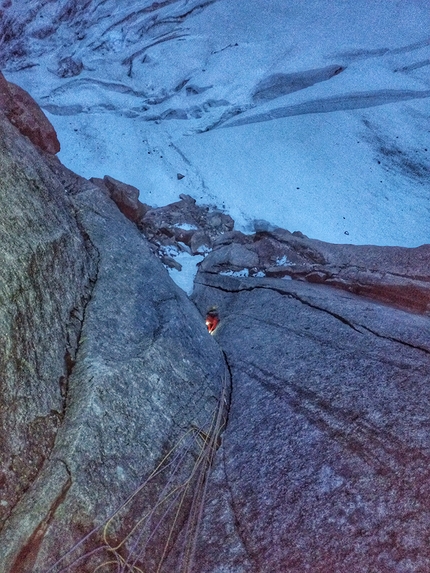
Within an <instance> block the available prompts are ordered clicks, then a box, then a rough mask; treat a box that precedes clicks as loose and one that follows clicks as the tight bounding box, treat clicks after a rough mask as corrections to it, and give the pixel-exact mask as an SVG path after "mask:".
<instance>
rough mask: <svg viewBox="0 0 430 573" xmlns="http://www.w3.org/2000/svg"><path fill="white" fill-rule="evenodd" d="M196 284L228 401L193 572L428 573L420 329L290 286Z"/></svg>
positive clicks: (339, 296)
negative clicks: (211, 322)
mask: <svg viewBox="0 0 430 573" xmlns="http://www.w3.org/2000/svg"><path fill="white" fill-rule="evenodd" d="M215 255H216V253H214V255H209V257H211V256H215ZM209 257H208V259H207V263H209V261H210V259H209ZM197 281H198V285H197V286H196V289H195V294H194V295H193V296H194V300H195V301H196V303H197V304H198V306H199V307H200V309H201V312H202V313H203V314H204V313H206V312H207V310H208V309H209V308H211V307H213V306H216V307H217V308H218V311H219V316H220V319H221V320H220V323H219V325H218V328H217V329H216V331H215V333H214V336H215V338H216V340H217V341H218V342H219V344H220V345H221V346H222V348H223V349H224V351H225V353H226V357H227V360H228V364H229V367H230V370H231V374H232V396H231V408H230V413H229V419H228V426H227V430H226V432H225V434H224V436H223V445H222V449H221V450H220V456H219V457H218V458H217V463H216V467H215V470H214V472H213V473H212V476H211V483H210V487H209V491H210V498H209V500H208V503H207V505H206V511H205V519H204V525H203V528H202V538H201V543H200V545H199V550H198V558H197V564H196V569H195V571H199V572H200V573H209V572H211V573H215V572H219V571H223V572H229V573H233V572H234V573H239V572H241V573H245V572H253V573H254V572H257V571H258V573H266V572H267V573H269V572H270V573H272V572H279V573H281V572H285V571H288V572H289V573H294V572H297V573H302V572H303V571H312V572H315V573H318V572H320V573H326V572H327V571H330V572H332V573H337V572H338V573H341V572H342V573H343V572H344V571H351V572H353V573H362V572H363V571H372V572H374V573H388V572H394V571H396V572H406V571H414V572H424V571H428V570H429V568H430V548H429V544H428V531H429V519H430V501H429V500H430V496H429V493H430V492H429V487H430V473H429V461H430V433H429V425H428V408H429V402H430V322H429V319H428V317H425V316H424V315H418V314H412V313H408V312H404V311H402V310H399V309H395V308H392V307H390V306H388V305H380V304H378V303H376V302H373V301H371V300H368V299H366V298H364V297H363V298H362V297H358V296H356V295H353V294H350V293H346V292H342V291H339V290H337V289H334V288H331V287H327V286H323V285H314V284H307V283H305V282H299V281H293V280H285V279H273V278H272V279H268V278H249V277H248V278H246V277H242V278H240V277H234V276H222V275H217V274H215V273H203V272H201V273H200V274H199V275H198V278H197Z"/></svg>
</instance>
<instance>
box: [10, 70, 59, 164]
mask: <svg viewBox="0 0 430 573" xmlns="http://www.w3.org/2000/svg"><path fill="white" fill-rule="evenodd" d="M0 111H2V112H3V113H4V114H5V115H6V117H7V118H8V119H9V121H10V122H11V123H12V124H13V125H14V126H15V127H17V128H18V129H19V131H20V132H21V133H22V134H23V135H26V136H27V137H28V138H29V139H30V141H32V142H33V143H34V145H36V146H37V147H40V149H42V150H43V151H47V152H48V153H52V154H54V155H55V154H56V153H58V152H59V151H60V142H59V141H58V138H57V134H56V132H55V129H54V128H53V126H52V124H51V122H50V121H49V120H48V118H47V117H46V115H45V114H44V113H43V112H42V110H41V109H40V107H39V106H38V104H37V103H36V102H35V101H34V99H33V98H32V97H31V95H30V94H29V93H28V92H26V91H25V90H23V89H22V88H21V87H20V86H17V85H16V84H14V83H12V82H8V81H7V80H6V78H5V77H4V76H3V74H2V73H1V72H0Z"/></svg>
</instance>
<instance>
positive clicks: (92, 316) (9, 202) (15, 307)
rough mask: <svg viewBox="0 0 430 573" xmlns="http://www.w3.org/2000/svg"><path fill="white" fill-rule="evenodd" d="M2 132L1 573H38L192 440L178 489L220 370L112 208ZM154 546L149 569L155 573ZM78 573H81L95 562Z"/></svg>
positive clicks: (153, 495)
mask: <svg viewBox="0 0 430 573" xmlns="http://www.w3.org/2000/svg"><path fill="white" fill-rule="evenodd" d="M1 126H2V129H4V134H5V135H4V136H3V137H2V146H3V148H4V149H3V153H2V158H1V161H2V179H1V198H2V202H3V204H4V210H3V208H2V211H1V212H2V245H3V248H2V257H3V261H2V266H1V277H2V308H1V322H0V324H1V328H2V332H1V338H2V347H3V353H2V361H1V377H0V379H1V382H2V394H1V395H2V398H1V424H2V436H3V441H2V444H1V455H2V466H1V467H2V470H3V469H4V471H3V475H2V481H1V487H2V506H1V508H2V510H5V513H4V515H3V519H4V523H3V528H2V530H1V531H0V563H1V565H0V571H1V572H2V573H3V572H5V573H6V572H10V573H18V572H20V573H30V572H33V571H34V572H42V571H43V572H45V571H46V570H47V568H48V566H50V565H52V564H53V563H54V562H55V561H56V559H58V558H60V557H61V556H62V555H63V554H64V553H65V551H67V550H68V549H69V548H70V547H71V546H72V545H73V543H76V542H77V541H79V539H81V538H82V537H83V536H84V535H85V534H87V533H88V532H90V531H91V530H92V529H93V527H94V526H96V525H100V524H101V523H103V521H104V520H106V519H107V518H108V516H109V515H110V514H112V513H113V512H114V511H115V509H117V508H118V506H119V505H120V504H121V502H123V501H124V500H125V499H126V498H127V497H128V496H129V495H130V494H131V493H132V492H133V491H134V490H135V488H136V487H137V486H138V485H139V484H141V483H142V482H143V481H144V479H145V477H147V476H148V474H150V473H151V472H152V470H154V468H155V467H156V466H157V464H158V463H159V462H160V460H161V459H162V458H163V456H164V455H165V454H166V452H167V451H168V450H169V449H170V448H171V447H172V445H173V444H174V443H175V441H176V440H177V439H178V438H179V437H180V436H182V435H184V433H187V432H188V434H190V433H191V436H195V437H194V438H193V439H192V440H191V442H192V443H191V445H190V446H189V451H188V452H184V453H181V458H180V459H181V464H182V465H181V466H180V472H182V473H184V472H185V478H184V479H186V475H187V474H186V472H187V470H189V471H191V472H192V471H193V469H192V468H193V464H194V462H193V460H194V459H195V458H194V456H198V455H199V452H200V454H201V452H203V454H201V455H206V454H205V448H206V449H207V447H206V445H205V446H203V447H199V440H197V439H196V437H198V435H199V434H198V432H200V431H206V432H208V433H209V434H210V433H211V432H210V430H208V429H207V428H208V426H210V422H211V419H212V418H213V413H214V411H215V410H216V408H217V405H218V401H219V399H220V392H221V383H222V380H223V378H224V377H225V370H224V368H225V367H224V361H223V356H222V353H221V352H220V350H219V348H218V347H217V345H216V344H215V342H214V340H213V339H212V338H211V337H210V336H209V335H208V333H207V331H206V328H205V326H204V323H203V321H202V319H201V316H200V315H199V314H198V312H197V310H196V309H195V307H194V306H193V305H192V304H191V303H190V302H189V300H188V298H187V297H186V295H185V294H184V293H183V292H182V291H181V290H180V289H179V288H178V287H177V286H176V285H175V284H174V283H173V282H171V280H170V278H169V276H168V274H167V272H166V270H165V269H164V268H163V266H162V264H161V263H160V262H159V261H158V260H157V259H156V258H155V257H154V256H153V255H152V253H151V251H150V249H149V248H148V246H147V243H146V241H145V239H144V238H143V237H142V235H141V233H140V232H139V231H138V229H137V228H136V227H135V226H134V225H132V223H130V221H128V220H127V219H126V218H125V217H124V216H123V215H122V214H121V213H120V212H119V210H118V208H117V207H116V205H115V204H114V203H113V202H112V201H111V200H110V199H109V198H108V197H107V196H106V195H105V194H104V193H103V192H102V191H101V190H100V189H99V188H98V187H97V186H95V185H93V184H91V183H90V182H88V181H85V180H83V179H80V178H78V177H76V176H75V175H73V174H71V173H70V172H68V171H67V170H66V169H64V168H63V167H62V166H61V164H60V163H59V162H58V161H56V160H54V159H53V158H52V159H51V161H49V162H45V161H44V160H43V157H42V156H41V155H39V153H38V152H37V151H36V150H35V149H34V148H33V147H32V146H31V144H30V143H29V142H28V141H25V139H23V138H22V137H21V136H19V135H18V134H17V132H16V130H15V129H14V128H13V127H12V126H10V125H9V124H8V123H7V122H4V123H2V124H1ZM65 189H67V190H68V192H69V195H68V196H66V194H65ZM3 216H4V218H3ZM222 403H224V402H222ZM196 450H197V453H196ZM211 451H213V452H214V451H215V447H211ZM211 455H212V454H211ZM181 468H183V469H181ZM166 479H168V478H165V477H160V478H158V481H157V480H156V482H155V485H154V486H153V487H152V489H151V488H149V491H148V492H145V495H143V496H141V498H139V499H135V500H134V503H133V505H132V507H131V508H130V510H129V511H128V512H127V514H126V515H123V516H122V520H120V522H119V524H116V525H115V528H114V532H113V533H112V535H113V540H114V542H115V541H117V540H118V537H120V536H121V535H122V536H126V534H127V531H128V530H129V529H130V528H132V527H133V525H134V524H135V522H136V521H137V520H138V519H140V518H141V517H142V516H143V515H145V513H146V512H147V511H148V509H149V508H150V507H151V504H153V505H154V504H155V503H156V501H154V500H157V499H158V497H157V496H158V495H161V494H162V491H161V493H160V488H161V490H163V484H164V486H165V485H166V484H165V482H166ZM178 479H179V478H178ZM190 479H191V478H190ZM201 479H204V478H201ZM160 480H161V481H160ZM163 480H164V482H163ZM191 483H192V482H191ZM190 487H191V486H190ZM200 489H201V488H200ZM157 492H158V493H157ZM191 497H192V492H190V491H188V492H187V496H186V497H184V499H183V500H182V501H183V504H182V510H181V513H179V518H178V520H177V524H176V529H174V530H173V534H172V538H171V543H173V542H174V541H175V539H176V538H177V536H178V531H179V530H180V528H181V527H182V526H183V525H184V523H185V522H184V519H185V517H186V513H187V511H186V507H187V504H188V505H189V503H191ZM175 509H176V508H175ZM163 511H164V509H163ZM184 516H185V517H184ZM166 519H167V518H165V519H164V520H166ZM178 528H179V529H178ZM163 533H164V539H166V538H167V533H165V532H164V531H163ZM160 535H161V533H160ZM156 541H157V539H156ZM91 543H92V545H91ZM100 543H101V541H100V537H96V538H95V539H94V540H93V539H91V540H90V541H89V542H87V543H86V544H85V545H84V546H83V547H82V548H80V549H81V550H82V551H83V550H91V549H94V547H97V546H98V545H100ZM162 547H163V545H161V546H160V547H159V548H158V554H157V548H155V549H150V550H148V551H150V553H151V551H152V553H151V556H150V557H147V559H148V560H150V559H152V560H155V562H156V560H157V559H158V560H159V559H160V556H161V553H162ZM77 555H79V548H78V553H77ZM97 555H98V554H97ZM111 555H112V553H111ZM75 557H76V555H75V554H73V555H72V558H75ZM100 559H101V560H102V561H105V560H107V559H109V554H106V553H104V554H103V553H100ZM138 562H139V561H138ZM86 563H87V562H86V561H82V562H79V563H78V565H77V567H78V570H79V571H80V572H81V571H87V570H88V571H92V570H93V569H94V567H95V566H96V564H97V561H95V562H94V561H93V562H92V564H91V565H90V564H86ZM63 565H64V563H62V564H60V565H58V567H57V568H56V569H54V570H56V571H57V570H59V569H61V567H62V566H63ZM75 570H76V568H75Z"/></svg>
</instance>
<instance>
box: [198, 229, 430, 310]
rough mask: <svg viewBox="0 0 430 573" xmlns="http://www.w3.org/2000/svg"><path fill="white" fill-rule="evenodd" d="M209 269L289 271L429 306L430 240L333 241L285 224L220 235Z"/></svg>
mask: <svg viewBox="0 0 430 573" xmlns="http://www.w3.org/2000/svg"><path fill="white" fill-rule="evenodd" d="M214 247H215V251H214V253H213V254H212V255H211V256H210V257H208V258H207V259H206V260H205V261H203V262H202V264H201V268H202V270H205V271H209V272H215V273H217V272H233V273H234V272H238V271H243V270H246V272H247V273H248V274H249V276H270V277H275V278H280V277H291V278H293V279H297V280H305V281H308V282H311V283H321V284H325V285H331V286H335V287H337V288H340V289H343V290H347V291H350V292H353V293H356V294H362V295H366V296H368V297H370V298H374V299H377V300H380V301H382V302H386V303H389V304H395V305H396V306H398V307H400V308H404V309H409V310H413V311H416V312H421V313H429V312H430V273H429V268H430V266H429V265H430V245H422V246H420V247H417V248H415V249H409V248H404V247H377V246H372V245H333V244H330V243H325V242H323V241H317V240H315V239H308V238H307V237H305V236H304V235H302V234H301V233H290V232H288V231H286V230H284V229H274V230H273V231H267V232H260V233H257V234H255V235H242V234H239V233H233V234H232V235H230V236H229V235H225V236H223V237H220V238H219V239H218V241H216V242H215V244H214Z"/></svg>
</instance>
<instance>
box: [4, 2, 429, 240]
mask: <svg viewBox="0 0 430 573" xmlns="http://www.w3.org/2000/svg"><path fill="white" fill-rule="evenodd" d="M429 7H430V6H429V2H428V0H408V1H407V2H404V1H395V0H391V1H385V0H374V1H373V2H371V3H369V2H368V1H367V0H342V1H337V2H332V1H331V0H307V1H306V2H297V1H296V2H292V1H288V0H235V1H232V0H207V1H204V0H200V1H198V0H188V1H187V0H164V1H159V2H151V1H150V0H121V2H118V1H117V0H80V1H79V0H68V1H66V0H59V1H55V2H53V1H49V0H39V1H35V0H19V2H18V0H16V1H14V2H10V0H9V1H8V0H5V1H4V2H3V9H2V11H3V17H2V19H1V24H0V26H1V27H2V33H3V40H2V41H1V44H0V61H1V63H2V64H1V65H2V66H3V70H4V72H5V75H6V77H7V78H8V79H10V80H11V81H14V82H16V83H18V84H20V85H22V86H23V87H24V88H25V89H27V90H28V91H30V92H31V93H32V95H33V96H34V97H35V98H36V99H37V100H38V101H39V103H40V104H41V105H42V106H43V107H44V109H45V111H46V112H47V113H48V114H49V118H50V119H51V121H52V123H53V124H54V126H55V127H56V129H57V131H58V134H59V139H60V141H61V144H62V151H61V152H60V158H61V159H62V161H63V162H64V163H65V164H66V165H67V166H69V167H70V168H72V169H73V170H75V171H77V172H78V173H81V174H82V175H84V176H86V177H90V176H103V175H105V174H109V175H112V176H113V177H115V178H118V179H121V180H123V181H125V182H127V183H130V184H133V185H135V186H136V187H138V188H139V189H140V190H141V199H142V201H145V202H147V203H150V204H157V205H162V204H165V203H167V202H171V201H174V200H176V199H177V197H178V195H179V193H183V192H185V193H189V194H190V195H192V196H193V197H195V198H197V199H198V201H202V202H208V201H209V202H215V203H217V204H218V205H219V206H223V207H224V208H225V209H226V210H227V211H228V212H229V213H230V214H231V215H232V216H233V218H234V219H235V220H236V222H237V226H238V227H239V228H241V229H243V230H247V231H251V230H252V229H253V220H254V219H265V220H267V221H269V222H270V223H272V224H274V225H280V226H283V227H285V228H287V229H289V230H290V231H294V230H300V231H302V232H303V233H305V234H307V235H309V236H310V237H314V238H318V239H322V240H326V241H331V242H337V243H341V242H351V243H362V244H365V243H373V244H380V245H394V244H398V245H405V246H416V245H419V244H422V243H425V242H430V225H429V215H430V163H429V157H430V121H429V112H430V74H429V71H430V9H429ZM178 173H181V174H183V175H185V177H184V178H182V179H180V180H179V179H178V177H177V174H178Z"/></svg>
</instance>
